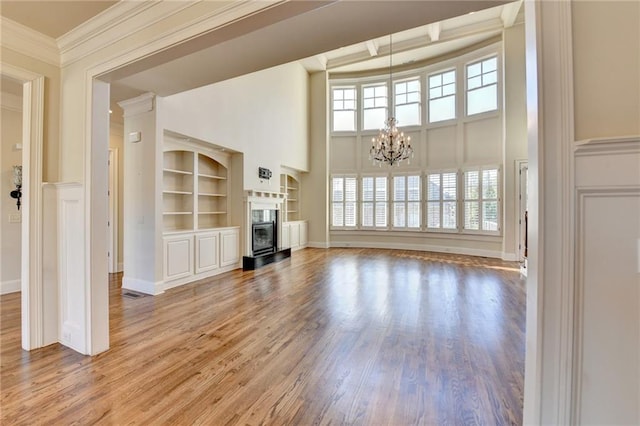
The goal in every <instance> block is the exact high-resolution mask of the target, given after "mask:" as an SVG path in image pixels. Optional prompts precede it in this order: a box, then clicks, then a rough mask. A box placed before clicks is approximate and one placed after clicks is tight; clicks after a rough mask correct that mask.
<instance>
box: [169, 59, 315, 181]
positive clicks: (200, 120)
mask: <svg viewBox="0 0 640 426" xmlns="http://www.w3.org/2000/svg"><path fill="white" fill-rule="evenodd" d="M308 80H309V76H308V74H307V72H306V70H305V69H304V68H303V67H302V66H301V65H299V64H298V63H291V64H285V65H281V66H277V67H274V68H270V69H267V70H264V71H259V72H255V73H252V74H248V75H245V76H242V77H238V78H234V79H231V80H227V81H223V82H221V83H216V84H212V85H209V86H205V87H202V88H199V89H194V90H190V91H187V92H183V93H179V94H177V95H173V96H168V97H166V98H164V99H163V105H164V110H165V111H166V112H165V119H164V120H163V122H162V127H163V128H164V129H168V130H172V131H175V132H177V133H180V134H183V135H187V136H192V137H194V138H197V139H200V140H203V141H208V142H211V143H214V144H216V145H219V146H222V147H225V148H229V149H233V150H235V151H239V152H241V153H243V154H244V185H245V189H263V190H270V191H274V192H277V191H279V185H280V179H279V171H280V166H287V167H290V168H293V169H296V170H302V171H307V170H308V169H309V158H308V155H309V154H308V105H309V94H308V92H309V83H308ZM258 167H266V168H268V169H270V170H271V171H272V172H273V177H272V179H271V182H267V181H264V182H260V180H259V179H258Z"/></svg>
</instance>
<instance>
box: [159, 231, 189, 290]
mask: <svg viewBox="0 0 640 426" xmlns="http://www.w3.org/2000/svg"><path fill="white" fill-rule="evenodd" d="M192 273H193V234H189V235H175V236H171V237H165V238H164V279H165V280H175V279H177V278H183V277H188V276H189V275H191V274H192Z"/></svg>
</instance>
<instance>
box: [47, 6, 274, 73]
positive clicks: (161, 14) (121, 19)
mask: <svg viewBox="0 0 640 426" xmlns="http://www.w3.org/2000/svg"><path fill="white" fill-rule="evenodd" d="M202 1H203V0H195V1H170V0H160V1H153V2H151V1H149V2H147V1H145V2H140V1H137V0H122V1H120V2H119V3H116V4H115V5H113V6H112V7H110V8H109V9H107V10H105V11H104V12H102V13H101V14H98V15H96V16H95V17H94V18H92V19H90V20H89V21H87V22H85V23H84V24H82V25H80V26H79V27H76V28H75V29H73V30H71V31H70V32H68V33H67V34H65V35H63V36H61V37H59V38H58V40H57V41H58V45H59V47H60V51H61V58H62V59H61V62H62V65H63V66H67V65H69V64H71V63H73V62H75V61H78V60H80V59H82V58H83V57H85V56H87V55H89V54H91V53H93V52H95V51H98V50H100V49H104V48H105V47H107V46H109V45H112V44H114V43H116V42H118V41H120V40H122V39H124V38H126V37H129V36H130V35H131V34H134V33H137V32H140V31H142V30H144V29H146V28H148V27H150V26H152V25H154V24H156V23H158V22H160V21H163V20H165V19H167V18H170V17H171V16H173V15H176V14H178V13H180V12H181V11H183V10H185V9H188V8H190V7H193V6H195V5H198V4H199V3H201V2H202ZM278 3H281V0H265V1H258V2H256V1H252V0H239V1H235V2H231V3H230V4H229V5H227V6H224V7H219V8H216V9H214V10H212V11H210V12H209V13H202V14H199V15H198V17H197V18H195V19H192V20H190V21H188V22H185V23H183V24H181V25H178V26H176V27H174V28H171V29H169V30H167V31H165V32H163V33H162V34H161V36H160V39H162V40H163V41H164V42H165V43H166V42H169V45H172V44H175V43H179V42H182V41H184V40H185V39H189V38H192V37H195V36H197V35H199V34H202V33H205V32H207V31H209V30H211V29H212V28H216V27H217V26H220V25H224V24H226V23H228V22H231V21H233V20H235V19H239V18H241V17H243V16H245V15H248V14H251V13H255V12H257V11H259V10H262V9H265V8H268V7H270V6H272V5H275V4H278Z"/></svg>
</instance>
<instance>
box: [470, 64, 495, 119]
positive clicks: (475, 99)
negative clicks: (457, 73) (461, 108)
mask: <svg viewBox="0 0 640 426" xmlns="http://www.w3.org/2000/svg"><path fill="white" fill-rule="evenodd" d="M497 109H498V58H497V57H495V56H494V57H492V58H489V59H485V60H483V61H479V62H474V63H472V64H469V65H467V115H473V114H480V113H482V112H487V111H495V110H497Z"/></svg>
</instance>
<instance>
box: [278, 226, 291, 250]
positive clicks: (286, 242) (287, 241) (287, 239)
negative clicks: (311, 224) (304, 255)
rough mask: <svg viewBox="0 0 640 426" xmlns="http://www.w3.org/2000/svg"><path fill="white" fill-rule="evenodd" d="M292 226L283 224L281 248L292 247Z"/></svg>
mask: <svg viewBox="0 0 640 426" xmlns="http://www.w3.org/2000/svg"><path fill="white" fill-rule="evenodd" d="M290 235H291V225H290V224H289V223H283V224H282V241H280V247H281V248H289V247H291V236H290Z"/></svg>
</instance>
